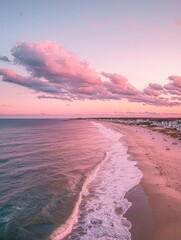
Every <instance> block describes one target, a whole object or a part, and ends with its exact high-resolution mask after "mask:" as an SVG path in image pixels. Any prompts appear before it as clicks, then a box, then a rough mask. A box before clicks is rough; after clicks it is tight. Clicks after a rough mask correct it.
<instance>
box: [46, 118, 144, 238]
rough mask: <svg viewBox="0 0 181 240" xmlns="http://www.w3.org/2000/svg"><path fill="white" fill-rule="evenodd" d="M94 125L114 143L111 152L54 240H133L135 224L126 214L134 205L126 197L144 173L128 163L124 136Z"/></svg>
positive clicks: (53, 235)
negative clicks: (132, 228)
mask: <svg viewBox="0 0 181 240" xmlns="http://www.w3.org/2000/svg"><path fill="white" fill-rule="evenodd" d="M92 124H94V126H95V127H97V128H98V130H99V131H100V132H101V133H102V134H103V136H104V137H106V138H108V139H109V140H110V142H111V146H110V149H109V150H108V151H107V153H106V156H105V158H104V159H103V160H102V162H100V163H99V164H98V165H97V166H96V167H95V168H94V169H93V171H92V172H91V173H90V174H89V176H88V177H87V179H86V180H85V182H84V184H83V187H82V190H81V192H80V194H79V197H78V200H77V202H76V204H75V207H74V209H73V212H72V214H71V216H70V217H69V218H68V219H67V221H66V222H65V223H64V224H63V225H61V226H60V227H58V228H57V229H56V230H55V231H54V232H53V233H52V234H51V236H50V237H49V239H51V240H60V239H64V238H66V239H67V240H68V239H72V236H74V237H76V236H77V237H78V239H84V240H92V239H95V238H99V239H105V238H106V239H116V238H118V239H126V240H130V239H131V234H130V232H129V230H130V228H131V222H129V221H128V220H127V219H126V218H125V217H124V214H125V212H126V211H127V210H128V209H129V207H130V206H131V205H132V204H131V203H130V202H128V200H127V199H126V198H125V194H126V193H127V192H128V191H129V190H130V189H131V188H132V187H134V186H135V185H137V184H138V183H139V182H140V179H141V177H142V173H141V172H140V171H139V169H138V168H137V167H136V162H135V161H130V160H128V157H129V155H128V154H127V146H124V145H123V143H122V138H123V135H122V134H120V133H119V132H115V131H114V130H112V129H109V128H107V127H105V126H104V125H102V124H100V123H96V122H93V123H92ZM75 239H77V238H75Z"/></svg>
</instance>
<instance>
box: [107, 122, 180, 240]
mask: <svg viewBox="0 0 181 240" xmlns="http://www.w3.org/2000/svg"><path fill="white" fill-rule="evenodd" d="M104 124H106V125H108V126H109V127H111V128H113V129H115V130H116V131H119V132H121V133H122V134H124V135H125V139H126V142H127V145H128V154H130V155H131V156H132V157H133V159H135V160H136V161H137V166H138V168H139V169H140V170H141V171H142V173H143V178H142V179H141V182H140V185H141V186H142V187H143V190H144V192H145V193H146V195H147V196H148V203H149V205H150V206H151V209H152V212H153V217H154V225H155V228H153V226H152V227H151V225H153V223H151V225H150V227H151V228H152V230H151V231H150V233H153V236H150V238H149V240H161V239H164V240H180V237H181V164H180V162H181V141H179V140H178V139H175V138H173V137H170V136H165V135H163V134H162V133H160V132H158V131H152V130H150V129H148V128H143V127H140V126H127V125H123V124H117V123H114V122H104ZM139 194H141V193H139V191H138V195H139ZM128 195H129V194H128ZM133 195H134V194H133ZM143 195H144V194H143ZM134 196H135V197H134ZM134 196H132V198H133V200H134V198H136V195H134ZM133 205H134V203H133ZM138 205H139V201H137V203H135V206H133V208H135V209H134V210H131V209H130V210H128V213H127V214H128V215H129V218H130V220H131V218H134V214H137V211H136V207H137V206H138ZM143 205H144V204H143ZM146 205H147V206H148V204H146ZM133 208H132V209H133ZM143 208H145V205H144V206H143ZM146 208H147V207H146ZM131 211H132V213H130V214H129V212H131ZM148 211H149V210H148ZM147 216H148V215H147ZM150 216H151V215H150ZM143 217H144V216H142V217H141V216H138V219H139V218H140V219H139V222H140V221H142V220H143V219H141V218H143ZM136 228H137V226H135V225H134V224H133V229H132V232H133V240H137V239H139V238H137V237H136V235H135V236H134V232H136ZM149 230H150V229H149V228H147V231H149ZM147 231H146V232H145V233H144V234H147V236H149V235H150V233H148V232H147ZM139 237H140V240H142V238H141V235H140V236H139ZM146 239H147V238H146Z"/></svg>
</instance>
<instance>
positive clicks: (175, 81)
mask: <svg viewBox="0 0 181 240" xmlns="http://www.w3.org/2000/svg"><path fill="white" fill-rule="evenodd" d="M169 80H170V82H169V83H168V84H166V85H164V88H165V89H166V90H167V92H168V93H170V94H173V95H178V96H181V76H170V77H169Z"/></svg>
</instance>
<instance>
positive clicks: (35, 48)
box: [11, 41, 100, 84]
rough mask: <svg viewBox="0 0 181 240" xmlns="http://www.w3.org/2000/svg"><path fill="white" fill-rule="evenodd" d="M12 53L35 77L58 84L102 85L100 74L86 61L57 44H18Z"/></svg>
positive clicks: (47, 42) (15, 59)
mask: <svg viewBox="0 0 181 240" xmlns="http://www.w3.org/2000/svg"><path fill="white" fill-rule="evenodd" d="M11 52H12V55H13V56H14V61H15V63H17V64H21V65H23V66H25V67H26V70H27V71H28V72H29V73H30V74H31V75H32V76H34V77H44V78H46V79H49V80H50V79H52V80H51V81H53V82H58V83H64V82H66V81H72V84H76V83H77V82H78V83H80V82H83V83H89V84H100V78H99V76H98V74H97V73H96V72H95V71H94V70H93V69H91V68H90V67H89V64H88V63H87V62H86V61H80V60H79V59H78V57H77V56H76V55H75V54H74V53H71V52H70V51H68V50H66V49H65V48H63V47H62V46H60V45H59V44H58V43H56V42H51V41H45V42H40V43H18V44H16V45H15V46H14V47H13V48H12V50H11Z"/></svg>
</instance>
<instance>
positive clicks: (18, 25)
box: [0, 0, 181, 117]
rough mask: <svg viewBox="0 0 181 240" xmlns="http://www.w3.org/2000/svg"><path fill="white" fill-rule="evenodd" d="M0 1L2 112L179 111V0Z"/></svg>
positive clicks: (108, 113)
mask: <svg viewBox="0 0 181 240" xmlns="http://www.w3.org/2000/svg"><path fill="white" fill-rule="evenodd" d="M0 7H1V9H2V12H3V14H1V16H0V27H1V29H3V39H2V40H1V50H0V116H1V117H7V116H8V117H17V116H22V117H26V116H32V117H43V116H45V117H84V116H120V117H122V116H123V117H124V116H130V117H132V116H133V117H134V116H148V117H151V116H152V117H154V116H155V117H167V116H169V117H181V109H180V104H181V67H180V62H181V54H180V51H179V50H180V39H181V24H180V21H181V20H180V19H181V15H180V12H181V2H180V1H178V0H174V1H172V0H165V1H163V0H160V1H156V0H154V1H146V2H145V1H143V0H141V1H139V3H138V2H137V1H131V2H128V1H118V0H116V1H111V0H106V1H105V0H104V1H103V0H100V1H81V0H79V1H76V3H75V2H74V1H69V2H67V1H52V2H51V3H50V1H43V8H44V9H43V11H42V1H38V2H37V1H31V2H25V1H21V0H17V1H15V2H12V1H6V2H5V1H2V2H1V3H0ZM34 9H35V10H34Z"/></svg>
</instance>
